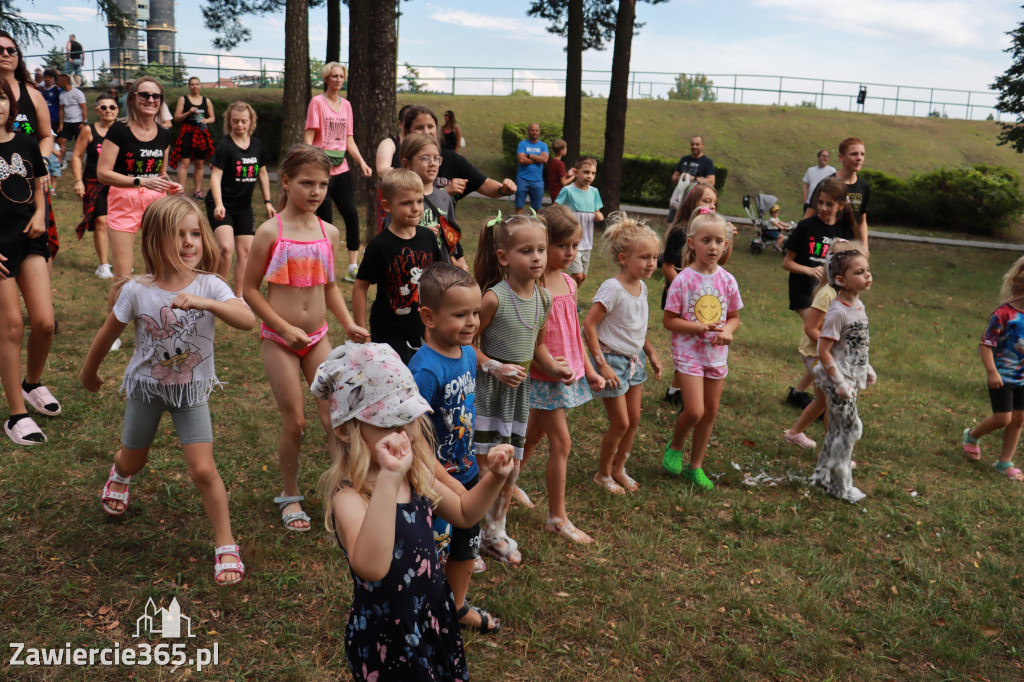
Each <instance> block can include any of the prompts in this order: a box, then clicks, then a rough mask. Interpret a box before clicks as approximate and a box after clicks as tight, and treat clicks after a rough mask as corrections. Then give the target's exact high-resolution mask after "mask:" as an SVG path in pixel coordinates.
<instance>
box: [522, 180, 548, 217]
mask: <svg viewBox="0 0 1024 682" xmlns="http://www.w3.org/2000/svg"><path fill="white" fill-rule="evenodd" d="M527 195H529V197H530V206H531V207H532V208H533V210H534V211H536V212H537V213H540V210H541V201H543V199H544V181H543V180H537V181H535V182H525V181H524V182H519V181H518V180H516V208H522V207H523V206H525V205H526V197H527Z"/></svg>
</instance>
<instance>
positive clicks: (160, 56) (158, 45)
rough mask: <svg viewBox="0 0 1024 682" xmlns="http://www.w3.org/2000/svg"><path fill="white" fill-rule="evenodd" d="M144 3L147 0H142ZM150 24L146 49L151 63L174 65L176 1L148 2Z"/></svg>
mask: <svg viewBox="0 0 1024 682" xmlns="http://www.w3.org/2000/svg"><path fill="white" fill-rule="evenodd" d="M142 2H147V0H140V5H141V4H142ZM148 5H149V23H148V24H147V25H146V47H147V48H148V49H149V61H150V62H151V63H152V62H156V63H158V64H163V65H164V66H173V65H174V34H175V33H177V32H178V31H177V29H175V28H174V0H148Z"/></svg>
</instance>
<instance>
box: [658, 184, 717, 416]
mask: <svg viewBox="0 0 1024 682" xmlns="http://www.w3.org/2000/svg"><path fill="white" fill-rule="evenodd" d="M701 206H707V207H709V208H710V209H711V210H713V211H717V210H718V193H717V192H715V188H714V187H712V186H711V185H709V184H707V183H703V182H698V183H696V184H694V185H692V186H691V187H690V190H689V191H688V192H687V193H686V195H685V197H684V198H683V204H682V206H680V207H679V210H678V211H677V212H676V218H675V220H674V221H672V223H671V224H670V225H669V226H668V228H666V230H665V251H664V253H662V255H661V258H660V259H659V261H660V263H659V266H660V267H661V273H662V274H663V275H665V288H664V290H662V292H661V309H662V310H664V309H665V299H666V298H667V297H668V288H669V287H670V286H672V280H674V279H675V278H676V275H678V274H679V271H680V270H682V269H683V247H684V246H686V226H687V225H688V224H689V222H690V216H691V215H693V212H694V211H695V210H696V209H698V208H700V207H701ZM727 260H728V254H726V255H725V257H723V258H720V259H719V262H720V263H723V264H724V263H725V262H726V261H727ZM663 400H664V401H665V402H666V403H668V404H669V405H671V406H673V407H676V408H679V409H682V408H683V394H682V393H680V392H679V386H678V385H677V383H676V377H675V374H673V375H672V385H671V386H669V387H668V389H667V390H666V391H665V397H664V398H663Z"/></svg>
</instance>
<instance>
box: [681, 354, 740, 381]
mask: <svg viewBox="0 0 1024 682" xmlns="http://www.w3.org/2000/svg"><path fill="white" fill-rule="evenodd" d="M673 360H674V364H675V369H676V371H677V372H679V373H680V374H685V375H686V376H688V377H704V378H705V379H724V378H725V377H726V376H728V375H729V366H728V365H719V366H718V367H705V366H704V365H702V364H700V363H699V362H697V361H696V360H692V359H690V358H673Z"/></svg>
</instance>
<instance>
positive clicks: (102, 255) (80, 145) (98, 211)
mask: <svg viewBox="0 0 1024 682" xmlns="http://www.w3.org/2000/svg"><path fill="white" fill-rule="evenodd" d="M118 111H119V110H118V108H117V99H115V98H114V96H113V95H109V94H103V95H100V96H99V97H97V98H96V113H97V114H98V115H99V120H98V121H96V122H95V123H93V124H91V125H87V126H85V127H84V128H82V130H81V132H80V133H79V134H78V141H77V142H76V143H75V154H74V156H73V157H72V159H71V172H72V173H73V174H74V176H75V194H77V195H78V197H79V198H80V199H81V200H82V222H80V223H78V227H76V228H75V234H77V235H78V238H79V239H81V238H82V235H84V234H85V233H86V232H87V231H88V232H92V233H93V246H94V247H95V249H96V258H97V259H98V260H99V267H97V268H96V276H97V277H99V278H100V279H110V278H111V277H113V275H114V272H113V270H111V268H110V261H109V260H107V191H108V190H109V189H110V188H109V187H108V186H107V185H104V184H103V183H101V182H100V181H99V180H98V179H97V178H96V164H97V162H98V161H99V158H100V150H102V149H103V140H104V139H105V138H106V137H107V132H108V131H109V130H110V126H112V125H113V124H114V121H116V120H117V114H118Z"/></svg>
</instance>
